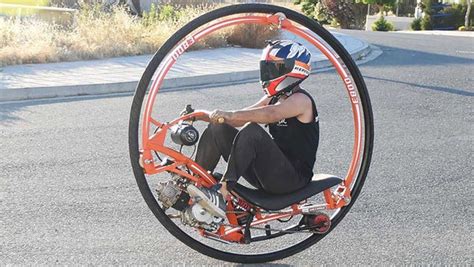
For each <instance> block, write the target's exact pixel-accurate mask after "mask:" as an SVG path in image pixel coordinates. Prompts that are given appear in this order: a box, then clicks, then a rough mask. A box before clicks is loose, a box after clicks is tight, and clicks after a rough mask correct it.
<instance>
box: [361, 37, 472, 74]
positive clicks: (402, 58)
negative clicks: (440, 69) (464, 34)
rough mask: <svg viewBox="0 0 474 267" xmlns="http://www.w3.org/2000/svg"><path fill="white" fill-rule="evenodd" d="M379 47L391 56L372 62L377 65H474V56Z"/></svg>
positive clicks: (386, 55) (386, 54) (387, 55)
mask: <svg viewBox="0 0 474 267" xmlns="http://www.w3.org/2000/svg"><path fill="white" fill-rule="evenodd" d="M377 47H379V48H380V49H382V51H383V52H384V54H385V57H390V58H389V59H385V60H380V59H378V60H375V61H372V62H370V64H371V65H375V66H382V65H385V66H429V65H437V66H444V65H449V64H465V65H469V66H472V65H473V64H474V58H468V57H459V56H451V55H443V54H437V53H430V52H426V51H418V50H414V49H404V48H398V47H391V46H383V45H378V44H377ZM420 49H423V47H420ZM450 49H453V48H450ZM447 50H448V48H447ZM451 52H453V51H451ZM466 55H468V54H466ZM446 67H448V66H446ZM439 75H443V73H439Z"/></svg>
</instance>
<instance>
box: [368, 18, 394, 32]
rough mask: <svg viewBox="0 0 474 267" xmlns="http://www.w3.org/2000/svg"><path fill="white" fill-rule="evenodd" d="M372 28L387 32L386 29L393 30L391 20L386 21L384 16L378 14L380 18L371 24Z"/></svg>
mask: <svg viewBox="0 0 474 267" xmlns="http://www.w3.org/2000/svg"><path fill="white" fill-rule="evenodd" d="M372 30H373V31H381V32H387V31H393V30H394V27H393V24H392V23H391V22H389V21H387V20H386V19H385V18H384V16H380V18H379V19H378V20H376V21H375V22H374V23H373V24H372Z"/></svg>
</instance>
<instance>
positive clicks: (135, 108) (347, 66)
mask: <svg viewBox="0 0 474 267" xmlns="http://www.w3.org/2000/svg"><path fill="white" fill-rule="evenodd" d="M278 12H281V13H283V14H284V15H285V16H286V18H287V19H288V20H289V21H291V22H295V23H297V24H299V25H301V26H304V27H305V28H307V29H308V30H309V31H311V32H312V33H313V34H314V35H316V36H318V38H320V39H322V40H323V41H324V42H325V43H326V44H327V46H329V47H330V49H328V50H327V51H323V52H326V53H325V55H326V56H327V57H328V56H329V57H331V58H332V61H331V62H332V64H333V66H334V67H335V68H336V69H337V70H338V72H339V75H340V76H341V80H342V84H344V86H345V88H346V90H347V96H348V99H349V102H350V104H351V107H352V111H353V114H354V127H355V131H354V132H355V138H354V153H353V158H352V161H351V166H350V168H349V171H348V175H347V176H346V181H347V184H346V185H347V186H348V187H349V188H350V189H351V195H350V197H351V201H350V202H349V203H348V204H347V205H345V206H343V207H341V208H338V209H337V210H336V211H335V212H334V213H333V214H332V215H331V220H332V221H331V224H332V227H331V230H332V229H334V227H335V226H336V225H337V224H338V223H339V222H340V221H341V220H342V219H343V218H344V216H345V215H346V214H347V212H348V211H349V210H350V208H351V206H352V205H353V204H354V202H355V200H356V199H357V197H358V195H359V193H360V191H361V188H362V186H363V184H364V181H365V178H366V175H367V172H368V169H369V164H370V160H371V154H372V146H373V119H372V109H371V104H370V99H369V95H368V93H367V89H366V85H365V82H364V80H363V78H362V75H361V73H360V71H359V69H358V68H357V66H356V64H355V63H354V61H353V60H352V58H351V56H350V55H349V54H348V52H347V51H346V50H345V49H344V47H343V46H342V45H341V44H340V43H339V41H338V40H337V39H336V38H334V37H333V36H332V35H331V33H329V32H328V31H327V30H325V29H324V28H323V27H322V26H321V25H320V24H319V23H318V22H317V21H315V20H312V19H310V18H308V17H306V16H304V15H302V14H300V13H297V12H295V11H292V10H290V9H286V8H283V7H279V6H272V5H265V4H241V5H233V6H227V7H223V8H220V9H217V10H214V11H212V12H209V13H207V14H205V15H202V16H200V17H198V18H196V19H194V20H193V21H191V22H189V23H188V24H187V25H185V26H184V27H183V28H181V29H180V30H179V31H178V32H176V33H175V34H174V35H173V36H172V37H171V38H170V39H168V41H167V42H166V43H165V44H164V45H163V46H162V47H161V48H160V49H159V50H158V52H157V53H156V54H155V55H154V57H153V59H152V60H151V61H150V63H149V64H148V66H147V67H146V70H145V72H144V73H143V76H142V78H141V80H140V82H139V84H138V86H137V88H136V91H135V95H134V98H133V103H132V108H131V113H130V123H129V148H130V159H131V164H132V167H133V172H134V175H135V177H136V181H137V184H138V186H139V189H140V192H141V194H142V195H143V197H144V199H145V201H146V203H147V204H148V207H149V208H150V209H151V210H152V212H153V214H154V215H155V216H156V218H157V219H158V220H159V221H160V223H161V224H162V225H163V226H164V227H165V228H166V229H167V230H168V231H169V232H170V233H171V234H172V235H174V236H175V237H176V238H178V239H179V240H181V241H182V242H183V243H185V244H186V245H188V246H189V247H191V248H193V249H195V250H197V251H199V252H201V253H203V254H205V255H208V256H211V257H214V258H217V259H220V260H224V261H231V262H240V263H258V262H267V261H273V260H277V259H282V258H285V257H288V256H291V255H293V254H295V253H298V252H300V251H302V250H304V249H306V248H308V247H310V246H311V245H313V244H315V243H316V242H318V241H319V240H321V239H322V238H323V237H324V236H325V235H326V234H327V233H326V234H324V235H320V234H312V235H309V236H308V237H307V238H305V239H304V240H301V241H298V242H297V243H295V244H292V245H290V246H288V247H285V248H282V249H276V250H274V251H268V252H265V253H258V254H245V253H242V254H241V253H231V252H227V251H228V250H227V249H225V248H224V249H220V248H216V247H213V246H210V245H208V244H204V243H203V242H201V241H199V240H197V239H196V238H193V237H192V236H190V235H189V234H188V233H187V232H186V231H183V229H182V228H180V227H178V226H177V225H176V224H175V223H174V222H173V221H172V220H171V219H170V218H169V217H168V216H167V215H166V214H165V212H164V210H163V209H162V208H161V206H160V204H159V203H158V202H157V200H156V198H155V197H154V195H153V193H152V191H151V190H150V186H149V184H148V181H147V178H146V176H145V174H144V171H143V169H142V167H141V166H140V164H139V157H140V149H141V147H140V140H141V139H140V138H142V136H141V134H139V133H140V131H141V128H140V127H141V124H142V123H143V120H144V119H146V118H144V116H147V115H146V114H144V113H145V112H143V105H144V104H147V101H153V98H154V96H153V95H151V94H153V93H154V91H153V85H152V88H151V89H150V95H149V96H148V98H147V97H146V94H147V89H148V88H149V87H150V85H151V82H152V78H153V77H154V75H155V72H156V71H157V70H159V68H160V67H161V66H162V65H163V62H164V61H165V60H166V59H167V58H169V55H170V54H171V53H174V54H175V55H176V51H177V50H176V49H177V46H179V45H181V44H182V43H183V40H186V38H187V37H188V36H189V35H190V34H191V33H192V32H193V31H195V30H196V29H199V28H200V27H201V28H202V26H203V25H206V24H208V23H211V22H213V21H215V20H218V19H221V18H224V17H228V16H232V15H238V14H248V13H257V14H267V15H272V14H276V13H278ZM242 16H244V15H242ZM318 49H320V50H321V49H324V47H323V48H321V47H318ZM327 53H329V54H327ZM180 54H181V52H180ZM346 71H347V73H346ZM344 75H347V77H345V76H344ZM158 86H159V85H158ZM155 93H156V91H155ZM150 99H151V100H150ZM329 232H330V231H329ZM230 246H232V245H230Z"/></svg>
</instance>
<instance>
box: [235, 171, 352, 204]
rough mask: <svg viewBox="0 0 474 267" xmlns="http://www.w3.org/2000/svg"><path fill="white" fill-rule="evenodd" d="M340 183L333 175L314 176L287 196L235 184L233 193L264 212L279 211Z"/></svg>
mask: <svg viewBox="0 0 474 267" xmlns="http://www.w3.org/2000/svg"><path fill="white" fill-rule="evenodd" d="M342 181H343V180H342V179H341V178H339V177H337V176H334V175H330V174H315V175H314V176H313V178H312V180H311V182H309V184H308V185H306V186H305V187H303V188H301V189H300V190H297V191H295V192H291V193H288V194H270V193H267V192H265V191H263V190H262V189H250V188H248V187H245V186H243V185H241V184H236V186H235V188H234V191H235V192H236V193H237V194H239V196H241V197H242V198H244V199H245V200H247V201H248V202H249V203H251V204H253V205H255V206H258V207H261V208H263V209H265V210H281V209H283V208H286V207H288V206H291V205H292V204H295V203H298V202H300V201H303V200H305V199H307V198H309V197H311V196H314V195H316V194H318V193H320V192H322V191H324V190H326V189H328V188H330V187H332V186H335V185H337V184H340V183H341V182H342Z"/></svg>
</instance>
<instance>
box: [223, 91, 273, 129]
mask: <svg viewBox="0 0 474 267" xmlns="http://www.w3.org/2000/svg"><path fill="white" fill-rule="evenodd" d="M270 99H271V98H269V97H267V96H264V97H262V98H260V100H258V102H257V103H255V104H253V105H251V106H248V107H246V108H244V109H242V110H252V109H255V108H260V107H265V106H267V105H268V103H269V102H270ZM224 120H225V118H224ZM247 122H249V121H248V120H238V119H235V120H227V121H226V123H227V124H229V125H231V126H233V127H242V126H244V125H245V124H246V123H247Z"/></svg>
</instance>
